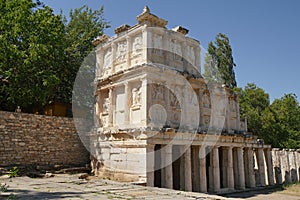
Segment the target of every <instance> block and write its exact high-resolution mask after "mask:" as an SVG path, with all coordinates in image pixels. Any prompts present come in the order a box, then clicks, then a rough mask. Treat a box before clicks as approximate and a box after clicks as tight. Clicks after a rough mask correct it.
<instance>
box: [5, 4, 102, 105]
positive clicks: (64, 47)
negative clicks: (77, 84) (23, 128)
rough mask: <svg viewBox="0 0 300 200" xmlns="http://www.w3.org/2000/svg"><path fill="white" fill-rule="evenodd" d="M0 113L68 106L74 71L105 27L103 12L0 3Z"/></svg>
mask: <svg viewBox="0 0 300 200" xmlns="http://www.w3.org/2000/svg"><path fill="white" fill-rule="evenodd" d="M0 13H1V14H0V109H3V110H14V109H15V108H16V107H17V106H21V108H22V110H23V111H26V110H27V111H30V110H31V109H32V108H33V107H34V108H41V107H43V106H44V105H47V104H49V103H51V102H53V101H59V102H62V103H70V102H71V98H72V87H73V82H74V80H75V77H76V73H77V71H78V69H79V67H80V64H81V62H82V61H83V60H84V58H85V56H87V55H88V53H89V52H90V51H91V50H92V49H93V46H92V44H91V41H92V40H93V39H94V38H95V37H97V36H99V35H102V34H103V30H104V29H105V28H106V27H108V23H107V22H106V21H105V19H104V18H103V8H100V9H99V10H95V11H93V10H92V9H89V8H88V7H87V6H84V7H82V8H78V9H75V10H71V11H70V16H69V20H66V17H63V15H62V14H58V15H55V14H54V13H53V10H52V9H51V8H50V7H48V6H45V5H44V4H42V3H40V2H39V1H37V2H33V1H32V0H2V1H0Z"/></svg>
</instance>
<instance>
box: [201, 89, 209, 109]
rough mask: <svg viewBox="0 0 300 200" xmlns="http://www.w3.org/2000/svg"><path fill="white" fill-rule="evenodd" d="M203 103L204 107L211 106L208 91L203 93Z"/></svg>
mask: <svg viewBox="0 0 300 200" xmlns="http://www.w3.org/2000/svg"><path fill="white" fill-rule="evenodd" d="M202 105H203V107H204V108H211V103H210V97H209V95H208V94H207V93H206V92H205V93H204V94H203V97H202Z"/></svg>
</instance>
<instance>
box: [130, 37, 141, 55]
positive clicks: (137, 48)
mask: <svg viewBox="0 0 300 200" xmlns="http://www.w3.org/2000/svg"><path fill="white" fill-rule="evenodd" d="M142 48H143V40H142V36H141V35H138V36H136V37H135V38H134V40H133V43H132V53H133V55H137V54H139V53H140V52H141V51H142Z"/></svg>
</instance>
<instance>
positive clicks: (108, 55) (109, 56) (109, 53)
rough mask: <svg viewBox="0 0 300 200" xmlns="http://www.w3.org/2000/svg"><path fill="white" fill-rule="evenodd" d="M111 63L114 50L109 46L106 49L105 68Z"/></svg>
mask: <svg viewBox="0 0 300 200" xmlns="http://www.w3.org/2000/svg"><path fill="white" fill-rule="evenodd" d="M111 64H112V50H111V48H109V49H107V50H106V52H105V54H104V63H103V68H104V69H106V68H108V67H109V65H111Z"/></svg>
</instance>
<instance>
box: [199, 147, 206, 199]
mask: <svg viewBox="0 0 300 200" xmlns="http://www.w3.org/2000/svg"><path fill="white" fill-rule="evenodd" d="M199 163H200V168H199V174H200V177H199V178H200V192H204V193H206V192H207V179H206V152H205V146H202V147H200V148H199Z"/></svg>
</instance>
